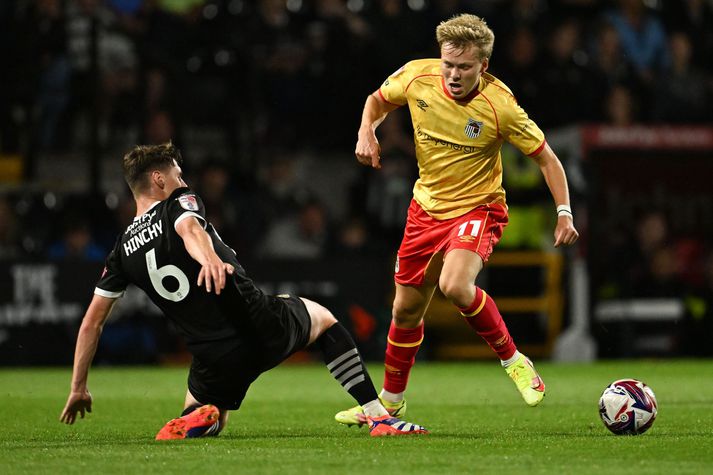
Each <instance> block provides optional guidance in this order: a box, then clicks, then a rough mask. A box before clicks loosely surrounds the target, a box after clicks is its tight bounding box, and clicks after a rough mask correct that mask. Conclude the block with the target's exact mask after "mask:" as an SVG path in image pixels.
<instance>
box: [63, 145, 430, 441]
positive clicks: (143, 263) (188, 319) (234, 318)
mask: <svg viewBox="0 0 713 475" xmlns="http://www.w3.org/2000/svg"><path fill="white" fill-rule="evenodd" d="M181 161H182V160H181V154H180V151H179V150H178V149H177V148H176V147H175V146H174V145H172V144H170V143H168V144H163V145H151V146H137V147H135V148H134V149H133V150H131V151H130V152H129V153H127V154H126V155H125V156H124V160H123V169H124V177H125V179H126V181H127V183H128V184H129V188H131V191H132V193H133V195H134V199H135V201H136V217H135V218H134V221H133V223H131V224H130V225H129V226H128V227H127V228H126V230H125V231H124V232H123V233H122V234H121V235H120V236H119V238H118V239H117V242H116V245H115V246H114V249H113V250H112V251H111V253H110V254H109V256H108V258H107V260H106V266H105V268H104V272H103V273H102V275H101V278H100V279H99V282H98V283H97V286H96V289H95V290H94V297H93V299H92V301H91V303H90V304H89V307H88V309H87V311H86V313H85V315H84V319H83V321H82V324H81V327H80V329H79V336H78V338H77V346H76V352H75V356H74V369H73V374H72V385H71V391H70V394H69V398H68V399H67V404H66V405H65V407H64V410H63V411H62V414H61V416H60V420H61V421H62V422H65V423H67V424H73V423H74V421H75V420H76V417H77V413H80V414H81V417H82V418H83V417H84V414H85V411H86V412H91V406H92V396H91V394H90V393H89V390H88V388H87V377H88V374H89V367H90V365H91V362H92V359H93V357H94V354H95V352H96V348H97V343H98V341H99V337H100V335H101V332H102V327H103V325H104V322H105V321H106V319H107V317H108V316H109V314H110V312H111V309H112V307H113V306H114V303H115V302H116V300H117V299H118V298H119V297H121V296H122V295H123V293H124V291H125V289H126V287H127V286H128V285H129V284H130V283H131V284H134V285H136V286H137V287H139V288H140V289H142V290H143V291H144V292H146V294H147V295H148V296H149V297H150V298H151V300H152V301H153V302H154V303H155V304H156V305H157V306H158V307H159V308H160V309H161V310H162V311H163V313H164V314H165V315H166V316H167V317H168V318H169V319H170V320H171V321H172V322H173V323H174V324H175V326H176V328H177V329H178V331H179V332H180V333H181V334H182V335H183V337H184V338H185V340H186V343H187V346H188V349H189V351H190V352H191V354H192V355H193V361H192V364H191V368H190V372H189V375H188V391H187V393H186V398H185V404H184V410H183V414H182V415H181V417H178V418H176V419H173V420H171V421H169V422H168V423H167V424H166V425H165V426H164V427H163V428H162V429H161V430H160V431H159V432H158V434H157V435H156V438H157V439H183V438H186V437H200V436H206V435H217V434H218V433H219V432H220V431H221V430H222V429H223V428H224V427H225V424H226V422H227V419H228V411H230V410H234V409H238V408H239V407H240V404H241V402H242V401H243V398H244V397H245V393H246V392H247V390H248V387H249V386H250V384H251V383H252V382H253V381H255V379H256V378H257V377H258V376H259V375H260V374H261V373H263V372H265V371H267V370H269V369H270V368H273V367H275V366H276V365H278V364H279V363H280V362H282V361H284V360H285V359H286V358H287V357H288V356H290V355H291V354H293V353H294V352H296V351H298V350H301V349H303V348H305V347H306V346H308V345H310V344H312V343H314V344H315V345H317V347H318V348H319V349H320V350H321V352H322V354H323V356H324V361H325V363H326V364H327V369H328V370H329V371H330V373H331V374H332V376H334V378H335V379H337V380H338V381H339V383H340V384H341V385H342V386H343V387H344V389H345V390H346V391H348V392H349V394H350V395H352V396H353V397H354V399H356V400H357V402H358V403H359V404H360V405H361V406H362V407H364V414H365V417H364V421H365V422H366V423H368V424H369V427H370V429H371V430H370V433H371V435H372V436H382V435H406V434H418V433H426V432H427V431H426V429H424V428H423V427H421V426H419V425H416V424H411V423H408V422H404V421H401V420H399V419H396V418H394V417H391V416H390V415H389V414H388V413H387V411H386V409H385V408H384V407H383V406H382V404H381V402H380V401H379V399H378V397H377V394H376V389H375V388H374V386H373V384H372V382H371V378H370V377H369V374H368V373H367V370H366V367H365V366H364V363H363V361H362V359H361V356H360V354H359V352H358V350H357V348H356V345H355V344H354V340H353V339H352V338H351V336H350V335H349V333H348V332H347V330H346V329H345V328H344V327H343V326H342V325H341V324H340V323H339V322H338V321H337V320H336V318H335V317H334V316H333V315H332V313H331V312H330V311H329V310H327V309H326V308H324V307H323V306H321V305H319V304H317V303H315V302H312V301H310V300H307V299H303V298H299V297H294V296H289V295H277V296H271V295H266V294H264V293H263V292H262V291H261V290H260V289H258V288H257V287H256V286H255V285H254V284H253V282H252V280H250V278H249V277H248V276H247V275H246V274H245V271H244V270H243V268H242V267H241V266H240V264H239V263H238V261H237V259H236V254H235V251H233V250H232V249H231V248H230V247H228V246H227V245H226V244H225V243H223V241H222V240H221V238H220V236H218V234H217V233H216V231H215V229H214V228H213V226H212V225H211V224H210V223H209V222H207V221H206V218H205V210H204V208H203V203H202V201H201V199H200V197H199V196H198V195H196V194H195V193H194V192H192V191H191V190H190V189H189V188H188V187H187V186H186V183H185V182H184V181H183V178H182V176H181V167H180V164H181Z"/></svg>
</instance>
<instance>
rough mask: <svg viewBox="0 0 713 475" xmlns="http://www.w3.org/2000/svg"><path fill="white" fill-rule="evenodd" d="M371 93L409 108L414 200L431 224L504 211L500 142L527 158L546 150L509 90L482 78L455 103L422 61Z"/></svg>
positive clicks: (436, 71) (436, 69) (437, 63)
mask: <svg viewBox="0 0 713 475" xmlns="http://www.w3.org/2000/svg"><path fill="white" fill-rule="evenodd" d="M378 92H379V95H380V97H381V99H382V100H384V101H386V102H388V103H391V104H394V105H398V106H403V105H406V104H408V107H409V111H410V112H411V121H412V122H413V131H414V143H415V146H416V158H417V160H418V170H419V178H418V180H417V181H416V184H415V185H414V188H413V196H414V199H415V200H416V202H417V203H418V204H419V205H421V207H422V208H423V209H424V210H425V211H426V212H427V213H428V214H429V215H431V216H432V217H434V218H436V219H449V218H455V217H458V216H461V215H463V214H465V213H467V212H468V211H470V210H472V209H473V208H475V207H476V206H480V205H485V204H490V203H503V204H505V190H504V189H503V187H502V175H503V167H502V161H501V157H500V148H501V146H502V144H503V141H504V140H507V141H508V142H510V143H512V144H513V145H514V146H515V147H517V148H518V149H519V150H520V151H521V152H522V153H523V154H525V155H529V156H534V155H537V154H539V153H540V151H541V150H542V149H543V148H544V146H545V136H544V134H543V133H542V131H541V130H540V128H539V127H537V125H536V124H535V123H534V122H533V121H532V120H531V119H530V118H529V117H528V116H527V113H525V111H524V110H523V109H522V107H520V106H519V105H518V104H517V101H516V100H515V97H514V96H513V94H512V92H511V91H510V89H508V87H507V86H506V85H505V84H504V83H503V82H502V81H500V80H499V79H497V78H495V77H494V76H492V75H490V74H488V73H483V74H482V75H481V77H480V82H479V84H478V85H477V87H476V88H475V89H474V90H473V92H472V93H471V94H469V95H468V97H466V98H464V99H462V100H456V99H454V98H453V97H452V96H451V95H450V93H449V92H448V91H447V89H446V87H445V84H444V80H443V77H442V75H441V60H440V59H421V60H416V61H411V62H409V63H407V64H406V65H404V66H403V67H402V68H401V69H399V70H398V71H396V72H395V73H393V74H392V75H391V76H389V77H388V78H387V79H386V81H384V83H383V84H382V85H381V87H380V88H379V91H378Z"/></svg>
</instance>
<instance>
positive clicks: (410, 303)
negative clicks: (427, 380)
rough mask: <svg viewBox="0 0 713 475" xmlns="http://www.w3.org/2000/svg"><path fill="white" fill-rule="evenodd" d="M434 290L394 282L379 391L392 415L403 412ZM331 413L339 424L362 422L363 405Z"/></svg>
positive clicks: (401, 415) (383, 402) (399, 414)
mask: <svg viewBox="0 0 713 475" xmlns="http://www.w3.org/2000/svg"><path fill="white" fill-rule="evenodd" d="M434 290H435V286H433V285H423V286H420V287H415V286H406V285H401V284H396V296H395V298H394V305H393V311H392V315H393V318H392V320H391V326H390V328H389V335H388V338H387V342H386V354H385V356H384V386H383V389H382V391H381V394H380V395H379V399H380V401H381V403H382V404H383V405H384V407H386V409H387V410H388V411H389V414H390V415H392V416H395V417H403V415H404V414H405V413H406V400H405V399H404V392H405V391H406V386H407V384H408V379H409V375H410V374H411V368H412V367H413V365H414V363H415V361H416V353H418V350H419V348H420V346H421V343H422V341H423V315H424V313H425V311H426V308H427V307H428V303H429V302H430V300H431V297H432V296H433V291H434ZM334 417H335V419H336V421H337V422H339V423H341V424H345V425H349V426H351V425H361V424H363V421H364V416H363V408H362V407H360V406H355V407H352V408H350V409H347V410H345V411H341V412H339V413H337V414H336V415H335V416H334Z"/></svg>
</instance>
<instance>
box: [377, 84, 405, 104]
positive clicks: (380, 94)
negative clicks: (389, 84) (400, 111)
mask: <svg viewBox="0 0 713 475" xmlns="http://www.w3.org/2000/svg"><path fill="white" fill-rule="evenodd" d="M379 97H381V100H382V101H384V102H386V103H387V104H391V105H392V106H398V107H401V106H399V105H398V104H394V103H393V102H389V101H387V100H386V98H385V97H384V93H382V92H381V88H379Z"/></svg>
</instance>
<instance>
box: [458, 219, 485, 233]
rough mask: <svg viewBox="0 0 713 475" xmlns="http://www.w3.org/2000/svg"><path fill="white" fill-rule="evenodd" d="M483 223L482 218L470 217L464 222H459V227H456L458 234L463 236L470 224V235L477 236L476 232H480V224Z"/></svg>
mask: <svg viewBox="0 0 713 475" xmlns="http://www.w3.org/2000/svg"><path fill="white" fill-rule="evenodd" d="M482 223H483V220H481V219H472V220H470V221H466V222H465V223H463V224H461V225H460V227H459V228H458V236H464V235H465V234H466V232H467V231H468V226H470V233H469V234H470V235H471V236H477V235H478V232H480V225H481V224H482Z"/></svg>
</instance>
